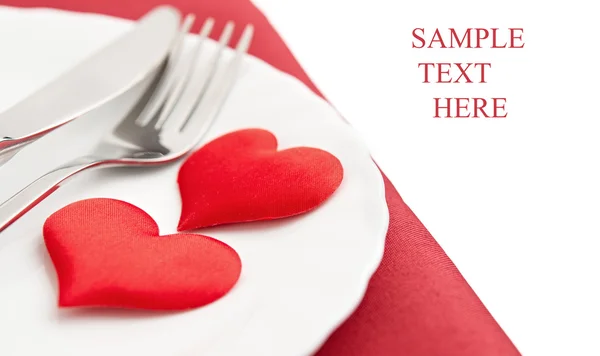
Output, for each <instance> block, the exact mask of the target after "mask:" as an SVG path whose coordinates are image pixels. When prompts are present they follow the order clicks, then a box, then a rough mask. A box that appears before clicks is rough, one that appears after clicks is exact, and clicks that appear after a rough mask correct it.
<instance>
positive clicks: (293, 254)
mask: <svg viewBox="0 0 600 356" xmlns="http://www.w3.org/2000/svg"><path fill="white" fill-rule="evenodd" d="M130 26H131V22H129V21H125V20H120V19H114V18H109V17H105V16H97V15H83V14H74V13H68V12H59V11H54V10H17V9H11V8H0V46H1V48H2V53H3V54H2V56H0V78H2V79H1V81H0V109H4V108H6V107H8V106H9V105H11V104H12V103H14V102H16V101H17V100H19V99H21V98H23V97H24V96H25V95H26V94H28V93H29V92H31V91H32V90H34V89H35V88H37V87H39V86H40V85H42V84H43V83H44V82H46V81H47V80H49V79H51V78H52V77H55V76H56V75H58V74H59V73H60V72H61V71H63V70H65V69H67V68H68V67H69V66H71V65H73V64H74V63H76V62H77V61H78V60H80V59H82V58H83V57H84V56H86V55H88V54H89V53H90V52H91V51H93V50H95V49H97V48H98V47H100V46H101V45H103V44H104V43H106V42H107V41H109V40H111V39H112V38H114V37H115V36H117V35H118V34H120V33H122V32H124V31H126V30H127V29H128V28H129V27H130ZM82 90H85V88H82ZM132 95H133V94H132V93H129V94H128V95H126V96H125V97H123V98H120V99H119V100H117V102H115V103H113V104H112V105H110V106H107V107H105V108H102V109H100V110H99V111H97V112H94V113H92V114H90V115H87V116H85V117H83V118H81V119H79V120H76V121H74V122H72V123H71V124H68V125H67V126H65V127H64V128H63V129H61V130H60V131H56V132H54V133H51V134H50V135H48V136H47V137H45V138H43V139H41V140H40V141H39V142H37V143H36V144H35V145H32V146H30V147H28V148H26V149H25V150H24V151H23V152H22V153H21V154H20V155H18V156H17V157H15V159H13V160H12V161H10V162H9V163H7V164H6V165H5V166H4V167H2V169H0V181H1V182H2V184H1V185H0V199H5V198H7V197H8V196H9V195H10V194H11V193H12V192H14V191H15V190H17V189H19V188H21V187H22V186H23V185H24V184H25V183H27V182H28V181H29V180H31V179H32V178H34V177H35V176H37V175H39V174H40V173H42V172H44V171H47V170H48V169H50V168H52V167H53V166H56V165H57V164H59V163H61V162H64V161H66V160H68V159H70V158H72V157H74V156H76V155H78V154H82V153H85V151H86V149H88V148H89V143H90V142H93V140H94V138H95V137H98V135H99V133H100V132H102V128H108V127H110V126H111V125H112V124H113V123H114V122H115V119H118V114H119V113H122V112H123V111H124V110H126V109H127V107H128V105H130V103H131V100H132ZM22 119H26V118H22ZM247 127H259V128H264V129H268V130H270V131H272V132H274V133H275V134H276V136H277V137H278V139H279V142H280V147H281V148H287V147H293V146H298V145H308V146H313V147H318V148H322V149H325V150H328V151H329V152H331V153H333V154H334V155H336V156H337V157H338V158H339V159H340V161H341V162H342V164H343V166H344V173H345V176H344V180H343V182H342V185H341V186H340V188H339V190H338V191H337V192H336V193H335V194H334V196H333V197H332V198H331V199H330V200H328V201H327V202H326V203H325V204H324V205H323V206H321V207H320V208H318V209H317V210H315V211H313V212H311V213H309V214H306V215H303V216H300V217H296V218H292V219H284V220H278V221H274V222H266V223H254V224H238V225H235V226H227V227H220V228H213V229H210V230H205V232H206V233H207V234H209V235H210V236H213V237H215V238H218V239H220V240H222V241H225V242H226V243H228V244H229V245H231V246H232V247H233V248H235V250H236V251H237V252H238V253H239V254H240V257H241V259H242V261H243V271H242V275H241V278H240V281H239V282H238V284H237V285H236V286H235V287H234V289H233V290H232V291H231V292H230V293H229V294H228V295H226V296H225V297H224V298H222V299H221V300H219V301H217V302H215V303H213V304H211V305H208V306H206V307H203V308H199V309H196V310H193V311H190V312H183V313H169V314H164V313H152V312H144V313H140V312H127V311H110V312H109V311H98V310H96V311H85V310H78V311H77V310H60V309H59V308H57V306H56V299H57V290H56V281H55V279H56V278H55V274H54V269H53V267H52V265H51V263H50V262H49V258H48V256H47V253H46V250H45V247H44V245H43V242H42V237H41V226H42V224H43V222H44V220H45V218H46V217H47V216H48V215H50V214H51V213H52V212H54V211H56V210H57V209H59V208H61V207H62V206H64V205H66V204H68V203H70V202H73V201H77V200H80V199H84V198H90V197H111V198H117V199H122V200H125V201H128V202H131V203H133V204H135V205H137V206H139V207H141V208H142V209H144V210H146V211H147V212H148V213H149V214H150V215H151V216H152V217H154V219H155V220H156V221H157V222H158V225H159V226H160V230H161V233H162V234H168V233H172V232H174V231H175V228H176V224H177V221H178V216H179V212H180V198H179V192H178V190H177V185H176V175H177V171H178V168H179V163H177V164H174V165H171V166H168V167H161V168H157V169H105V170H98V171H92V172H87V173H84V174H82V175H81V176H79V177H77V178H76V179H74V180H73V181H72V182H70V184H68V185H66V186H65V187H63V188H61V189H59V190H58V191H57V192H56V193H54V194H53V195H52V196H50V197H49V198H48V199H47V200H46V201H44V202H42V204H41V205H40V206H38V207H37V208H35V209H34V210H33V211H31V212H30V213H29V214H27V215H26V216H25V217H23V218H22V219H21V220H19V221H18V222H16V223H15V224H14V225H13V226H11V227H10V228H9V229H7V230H6V231H5V232H3V233H2V234H0V355H3V356H9V355H58V354H60V355H63V356H66V355H77V356H80V355H86V356H94V355H101V356H106V355H146V356H149V355H160V356H164V355H199V354H201V355H245V356H249V355H257V356H268V355H276V356H283V355H306V354H309V353H311V352H313V351H315V350H316V349H317V348H318V347H319V346H320V345H321V344H322V343H323V342H324V341H325V340H326V338H327V336H328V335H329V334H330V333H331V332H332V331H333V330H334V329H335V328H336V326H338V325H339V324H340V323H341V322H342V321H343V320H344V319H345V318H346V317H347V316H348V315H349V314H350V313H351V312H352V311H353V310H354V308H355V307H356V306H357V305H358V303H359V302H360V300H361V298H362V296H363V294H364V291H365V288H366V286H367V283H368V281H369V278H370V277H371V275H372V273H373V272H374V271H375V269H376V268H377V266H378V264H379V262H380V260H381V256H382V253H383V246H384V240H385V234H386V232H387V224H388V211H387V205H386V203H385V198H384V187H383V180H382V177H381V175H380V173H379V171H378V169H377V167H376V166H375V164H374V163H373V162H372V160H371V158H370V155H369V152H368V150H367V148H366V147H365V146H364V144H363V143H362V142H361V140H360V139H359V138H358V136H357V135H356V134H355V132H354V131H353V130H352V129H351V128H350V127H349V126H347V125H346V124H345V123H344V121H343V120H341V118H340V117H339V116H338V114H337V113H336V111H335V110H334V109H333V108H331V107H330V106H329V105H328V104H327V103H326V102H325V101H323V100H322V99H320V98H319V97H317V96H315V95H314V94H313V93H312V92H311V91H310V90H309V89H307V88H306V87H305V86H304V85H303V84H302V83H301V82H299V81H298V80H296V79H295V78H293V77H291V76H288V75H286V74H284V73H282V72H279V71H278V70H276V69H274V68H273V67H271V66H269V65H267V64H265V63H264V62H262V61H260V60H258V59H256V58H253V57H248V58H247V60H246V62H245V68H244V69H243V71H242V74H241V77H240V80H239V82H238V83H237V85H236V87H235V89H234V91H233V93H232V94H231V97H230V99H229V101H228V102H227V104H226V106H225V108H224V109H223V111H222V113H221V115H220V117H219V119H218V121H217V122H216V124H215V125H214V126H213V128H212V129H211V131H210V133H209V134H208V137H206V139H205V141H206V140H210V139H213V138H215V137H217V136H219V135H222V134H224V133H226V132H229V131H232V130H235V129H240V128H247Z"/></svg>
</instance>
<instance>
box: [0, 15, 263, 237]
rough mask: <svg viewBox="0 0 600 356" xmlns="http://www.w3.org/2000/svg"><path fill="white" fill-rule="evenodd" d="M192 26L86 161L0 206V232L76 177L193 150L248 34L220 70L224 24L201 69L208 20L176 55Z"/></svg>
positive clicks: (227, 30)
mask: <svg viewBox="0 0 600 356" xmlns="http://www.w3.org/2000/svg"><path fill="white" fill-rule="evenodd" d="M193 23H194V16H193V15H188V16H186V18H185V19H184V21H183V24H182V25H181V29H180V32H179V34H178V36H177V39H176V42H175V44H174V46H173V49H172V51H171V53H170V54H169V58H168V60H167V63H166V64H165V66H164V67H163V68H161V71H160V73H158V75H157V77H156V78H155V79H154V81H153V83H151V84H150V86H149V88H148V90H146V92H145V93H144V94H143V95H142V97H141V98H140V99H139V100H138V102H136V104H135V106H134V107H133V108H132V110H131V111H130V112H129V113H128V114H127V115H126V116H125V117H124V118H123V120H121V122H120V123H119V124H117V125H116V127H115V128H114V129H113V130H112V131H109V132H107V133H105V134H104V135H103V137H102V139H101V140H100V142H99V144H98V145H97V146H96V148H94V150H93V151H92V153H91V154H90V155H87V156H82V157H79V158H77V159H75V160H72V161H70V162H69V163H67V164H64V165H62V166H60V167H58V168H56V169H54V170H52V171H50V172H48V173H46V174H44V175H43V176H41V177H40V178H38V179H36V180H35V181H33V182H32V183H31V184H29V185H28V186H27V187H25V188H23V189H22V190H21V191H20V192H18V193H16V194H15V195H13V196H12V197H11V198H9V199H8V200H6V201H5V202H4V203H2V205H0V232H1V231H3V230H4V229H5V228H7V227H8V226H9V225H10V224H12V223H13V222H15V221H16V220H17V219H19V218H20V217H21V216H23V214H25V213H27V212H28V211H29V210H31V209H32V208H33V207H35V206H36V205H37V204H38V203H40V202H41V201H42V200H44V199H45V198H46V197H47V196H49V195H50V194H52V193H53V192H54V191H55V190H56V189H58V188H59V187H60V186H61V185H62V184H64V183H65V182H67V181H68V179H69V178H71V177H73V176H74V175H76V174H77V173H79V172H82V171H84V170H88V169H91V168H99V167H109V166H152V165H161V164H166V163H169V162H173V161H175V160H177V159H179V158H181V157H183V156H184V155H186V154H187V153H188V152H190V151H191V150H192V149H193V148H194V146H196V145H197V143H198V142H199V141H200V139H201V138H202V137H203V135H204V134H205V133H206V132H207V131H208V129H209V127H210V125H211V124H212V122H213V121H214V120H215V118H216V117H217V115H218V113H219V110H220V108H221V107H222V105H223V103H224V102H225V100H226V98H227V96H228V94H229V92H230V90H231V88H232V86H233V84H234V82H235V79H236V78H237V72H238V69H239V67H240V66H241V63H242V59H243V56H244V54H245V53H246V52H247V51H248V48H249V47H250V43H251V41H252V36H253V32H254V30H253V27H252V25H246V27H245V28H244V30H243V32H242V35H241V37H240V39H239V40H238V43H237V45H236V48H235V54H234V56H233V57H232V58H231V59H230V60H229V61H228V62H227V63H226V64H223V63H222V62H223V60H221V59H222V58H221V57H223V52H224V49H225V47H227V45H228V44H229V42H230V40H231V37H232V34H233V30H234V27H235V25H234V23H233V22H227V23H226V24H225V27H224V28H223V31H222V32H221V34H220V37H219V40H218V47H217V50H216V51H215V53H214V54H213V55H212V57H211V58H210V61H209V64H208V65H207V66H206V67H201V66H199V65H198V62H199V58H200V53H201V52H202V48H203V46H204V45H205V42H206V39H207V37H208V36H209V35H210V33H211V31H212V29H213V26H214V20H213V19H210V18H209V19H207V20H206V21H205V22H204V23H203V25H202V27H201V29H200V31H199V34H198V35H199V38H198V43H197V44H196V45H195V47H194V48H193V51H192V55H191V56H188V57H187V58H186V57H184V56H183V55H182V52H183V47H184V40H185V37H186V35H187V34H188V32H189V31H190V28H191V26H192V24H193Z"/></svg>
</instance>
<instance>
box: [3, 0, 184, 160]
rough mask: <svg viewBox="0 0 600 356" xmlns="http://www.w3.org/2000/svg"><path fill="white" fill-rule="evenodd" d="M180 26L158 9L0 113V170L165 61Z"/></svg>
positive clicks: (177, 18)
mask: <svg viewBox="0 0 600 356" xmlns="http://www.w3.org/2000/svg"><path fill="white" fill-rule="evenodd" d="M180 22H181V14H180V13H179V11H178V10H177V9H175V8H173V7H170V6H159V7H157V8H155V9H153V10H151V11H150V12H148V13H147V14H146V15H144V16H143V17H142V18H141V19H140V20H139V21H138V23H137V24H136V26H135V27H134V28H133V29H132V30H130V31H129V32H127V33H125V34H124V35H123V36H121V37H119V38H118V39H117V40H116V41H114V42H112V43H110V44H109V45H108V46H106V47H104V48H102V49H100V50H99V51H98V52H96V53H94V54H93V55H92V56H90V57H88V58H87V59H85V60H83V61H82V62H81V63H79V64H78V65H76V66H75V67H73V68H72V69H70V70H69V71H68V72H66V73H64V74H63V75H61V76H59V77H58V78H57V79H56V80H54V81H52V82H51V83H49V84H47V85H46V86H44V87H42V88H41V89H39V90H38V91H36V92H34V93H33V94H31V95H30V96H28V97H27V98H25V99H24V100H22V101H21V102H19V103H17V104H16V105H14V106H12V107H10V108H9V109H8V110H6V111H4V112H3V113H0V166H1V165H2V164H3V163H5V162H6V161H8V160H9V159H10V158H12V157H13V156H14V155H15V154H16V153H17V152H18V151H19V150H20V149H22V148H23V147H24V146H26V145H28V144H30V143H31V142H33V141H35V140H36V139H37V138H39V137H41V136H43V135H44V134H46V133H48V132H50V131H52V130H53V129H55V128H57V127H59V126H61V125H63V124H66V123H67V122H69V121H71V120H73V119H75V118H77V117H78V116H81V115H83V114H85V113H86V112H89V111H91V110H93V109H95V108H97V107H99V106H101V105H102V104H104V103H106V102H108V101H110V100H111V99H113V98H115V97H117V96H119V95H120V94H122V93H124V92H125V91H127V90H128V89H130V88H132V87H133V86H135V85H136V84H138V83H140V82H141V81H142V80H143V79H145V78H147V77H148V76H149V75H150V74H151V73H152V72H153V71H154V70H155V69H157V68H158V67H159V66H160V65H161V64H163V63H164V61H165V60H166V58H167V54H168V53H169V51H170V49H171V46H172V44H173V42H174V40H175V38H176V35H177V33H178V30H179V25H180Z"/></svg>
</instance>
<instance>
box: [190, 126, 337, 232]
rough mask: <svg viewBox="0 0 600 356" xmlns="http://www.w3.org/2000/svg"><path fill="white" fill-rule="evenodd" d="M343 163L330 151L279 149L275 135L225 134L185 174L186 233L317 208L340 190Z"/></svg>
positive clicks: (199, 154)
mask: <svg viewBox="0 0 600 356" xmlns="http://www.w3.org/2000/svg"><path fill="white" fill-rule="evenodd" d="M343 171H344V170H343V168H342V164H341V163H340V161H339V160H338V159H337V158H336V157H335V156H333V155H332V154H330V153H329V152H326V151H323V150H320V149H317V148H311V147H295V148H290V149H286V150H282V151H277V138H276V137H275V136H274V135H273V134H272V133H271V132H269V131H265V130H260V129H247V130H240V131H235V132H232V133H229V134H226V135H224V136H221V137H219V138H217V139H215V140H213V141H211V142H209V143H208V144H206V145H205V146H203V147H202V148H200V149H199V150H198V151H196V152H194V154H192V155H191V156H190V157H189V158H188V159H187V160H186V161H185V163H184V164H183V165H182V166H181V169H180V170H179V177H178V183H179V190H180V193H181V200H182V211H181V217H180V220H179V227H178V229H179V230H180V231H184V230H191V229H198V228H201V227H208V226H214V225H220V224H228V223H238V222H248V221H257V220H271V219H278V218H284V217H289V216H294V215H298V214H301V213H304V212H307V211H309V210H311V209H314V208H316V207H317V206H319V205H320V204H321V203H323V202H324V201H325V200H326V199H327V198H329V197H330V196H331V195H332V194H333V193H334V192H335V190H336V189H337V188H338V187H339V186H340V184H341V182H342V178H343Z"/></svg>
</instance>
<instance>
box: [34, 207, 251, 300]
mask: <svg viewBox="0 0 600 356" xmlns="http://www.w3.org/2000/svg"><path fill="white" fill-rule="evenodd" d="M44 241H45V243H46V247H47V249H48V253H49V254H50V257H51V258H52V262H53V263H54V266H55V268H56V272H57V275H58V282H59V305H60V306H61V307H76V306H91V307H119V308H134V309H154V310H180V309H189V308H195V307H200V306H202V305H206V304H208V303H211V302H213V301H215V300H217V299H219V298H221V297H222V296H223V295H225V294H226V293H227V292H228V291H229V290H230V289H231V288H232V287H233V286H234V285H235V283H236V282H237V280H238V278H239V276H240V272H241V261H240V258H239V256H238V255H237V253H236V252H235V251H234V250H233V249H232V248H231V247H229V246H228V245H226V244H225V243H223V242H221V241H218V240H215V239H212V238H210V237H207V236H202V235H193V234H176V235H168V236H159V234H158V226H157V225H156V222H154V220H153V219H152V218H151V217H150V216H149V215H148V214H146V213H145V212H144V211H143V210H141V209H139V208H137V207H135V206H133V205H131V204H129V203H125V202H123V201H119V200H113V199H89V200H83V201H79V202H76V203H73V204H70V205H68V206H66V207H64V208H63V209H61V210H59V211H57V212H56V213H54V214H52V215H51V216H50V217H49V218H48V220H46V223H45V224H44Z"/></svg>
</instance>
